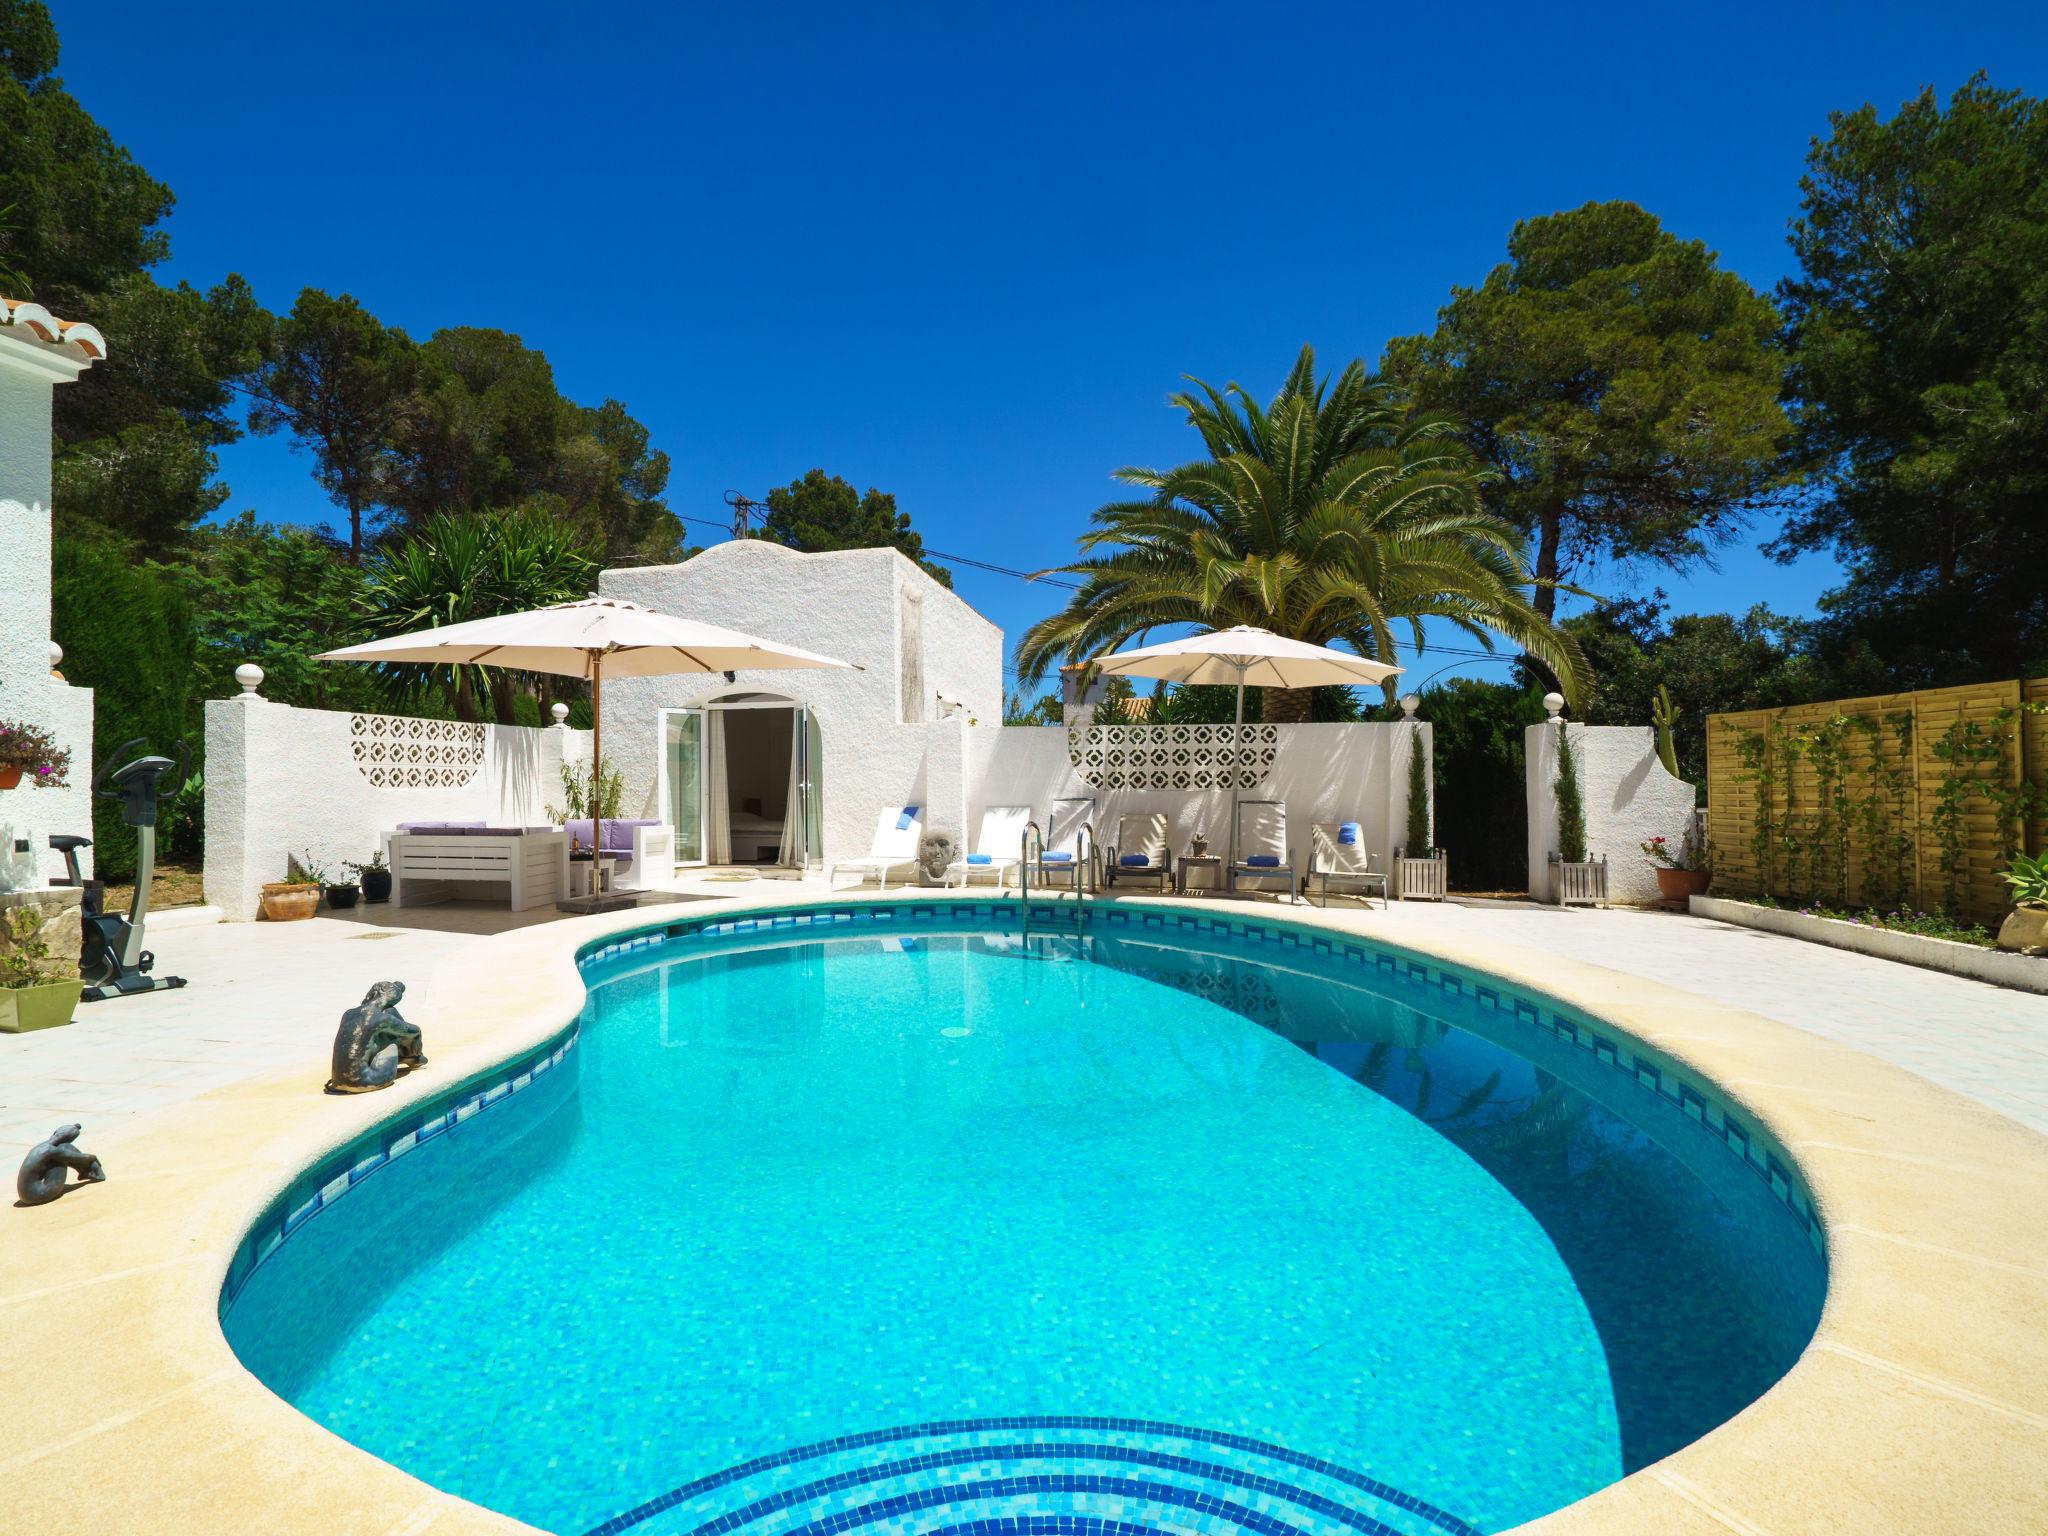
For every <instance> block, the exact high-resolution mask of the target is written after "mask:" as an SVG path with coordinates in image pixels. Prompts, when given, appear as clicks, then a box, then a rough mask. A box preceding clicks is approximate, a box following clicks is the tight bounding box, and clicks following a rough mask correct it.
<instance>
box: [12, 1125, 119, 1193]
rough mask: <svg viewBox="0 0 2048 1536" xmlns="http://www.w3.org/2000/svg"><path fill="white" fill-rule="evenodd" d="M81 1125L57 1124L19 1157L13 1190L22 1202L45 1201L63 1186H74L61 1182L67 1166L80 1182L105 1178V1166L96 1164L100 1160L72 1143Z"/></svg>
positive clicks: (90, 1182)
mask: <svg viewBox="0 0 2048 1536" xmlns="http://www.w3.org/2000/svg"><path fill="white" fill-rule="evenodd" d="M82 1129H83V1127H82V1126H77V1125H60V1126H58V1127H57V1129H56V1130H54V1131H52V1132H50V1139H49V1140H48V1141H44V1142H38V1143H37V1144H36V1146H35V1147H34V1149H33V1150H31V1151H30V1153H29V1155H28V1156H27V1157H24V1158H23V1159H22V1160H21V1172H19V1173H17V1174H16V1175H15V1176H14V1192H15V1193H16V1194H17V1195H19V1196H20V1197H21V1203H22V1204H23V1205H48V1204H49V1203H50V1202H51V1201H52V1200H54V1199H56V1198H57V1197H58V1196H59V1195H61V1194H63V1193H64V1191H65V1190H67V1189H70V1188H74V1187H75V1186H73V1185H69V1184H66V1183H65V1182H64V1174H65V1170H67V1169H71V1168H75V1169H77V1170H78V1182H79V1183H80V1184H102V1183H105V1182H106V1177H107V1170H106V1169H104V1168H102V1167H101V1166H100V1160H99V1159H98V1158H96V1157H94V1156H93V1155H92V1154H91V1153H90V1152H81V1151H79V1150H78V1148H77V1147H76V1146H74V1145H72V1143H74V1142H76V1141H77V1140H78V1133H79V1131H80V1130H82Z"/></svg>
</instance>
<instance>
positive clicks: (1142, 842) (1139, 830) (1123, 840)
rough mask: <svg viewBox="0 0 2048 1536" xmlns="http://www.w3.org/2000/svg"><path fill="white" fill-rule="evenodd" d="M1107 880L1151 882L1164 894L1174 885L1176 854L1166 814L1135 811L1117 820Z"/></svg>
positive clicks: (1113, 882) (1106, 869)
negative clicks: (1169, 844)
mask: <svg viewBox="0 0 2048 1536" xmlns="http://www.w3.org/2000/svg"><path fill="white" fill-rule="evenodd" d="M1103 877H1104V879H1105V880H1106V881H1107V882H1108V883H1109V884H1110V885H1115V884H1116V883H1117V882H1118V881H1119V880H1149V881H1152V882H1154V883H1155V884H1156V885H1157V886H1158V888H1159V889H1160V890H1162V891H1163V890H1165V889H1166V888H1167V887H1168V886H1169V885H1171V884H1172V883H1173V851H1172V850H1171V849H1170V848H1168V847H1167V845H1166V813H1165V812H1164V811H1133V812H1130V813H1128V814H1126V815H1123V816H1119V817H1117V819H1116V843H1115V845H1114V846H1113V847H1111V848H1110V849H1109V850H1108V853H1107V855H1106V862H1105V864H1104V866H1103Z"/></svg>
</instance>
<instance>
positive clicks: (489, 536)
mask: <svg viewBox="0 0 2048 1536" xmlns="http://www.w3.org/2000/svg"><path fill="white" fill-rule="evenodd" d="M596 571H597V563H596V561H594V560H592V559H591V557H590V555H589V554H588V553H587V552H586V551H585V549H584V547H583V545H582V543H581V542H580V541H579V539H578V537H577V535H576V534H575V533H574V532H573V531H571V530H569V529H567V528H565V527H564V526H563V525H562V524H561V523H560V522H558V521H556V520H555V519H553V518H551V517H548V516H547V515H545V514H544V513H542V512H539V511H535V510H531V509H524V508H515V509H513V510H512V511H509V512H443V513H440V514H438V515H436V516H434V517H431V518H429V519H428V520H427V521H426V522H425V523H423V524H421V525H420V528H419V530H418V532H416V533H414V534H412V535H410V536H409V537H407V538H406V539H405V540H404V541H403V542H402V543H399V544H396V545H394V546H392V547H391V548H389V549H386V550H383V551H380V552H379V553H378V554H377V555H376V557H375V558H374V559H372V560H371V562H370V565H369V567H368V569H367V571H366V573H365V576H366V580H365V584H364V601H365V605H366V608H367V613H366V615H365V617H364V621H363V629H364V631H365V633H366V636H367V637H368V638H372V639H381V638H383V637H384V636H386V635H403V634H410V633H411V632H412V631H414V630H419V629H427V628H431V627H435V626H439V625H443V624H460V623H462V622H464V621H465V620H468V619H487V618H491V617H493V616H495V615H497V614H501V613H520V612H523V611H525V610H526V609H529V608H543V607H545V606H547V605H548V604H549V603H560V602H566V601H568V600H569V599H571V598H576V597H582V596H585V595H586V594H587V593H588V592H589V591H590V587H591V578H592V576H593V575H594V574H595V573H596ZM391 670H392V671H393V672H394V673H398V674H401V675H402V676H403V678H404V680H406V681H409V682H412V683H414V684H415V685H417V684H419V683H422V682H426V681H428V680H430V679H431V678H433V677H434V675H435V674H437V673H441V672H444V671H445V672H446V673H447V674H449V675H450V676H451V678H452V681H453V682H454V684H455V717H456V718H457V719H458V720H471V721H473V720H475V719H477V718H478V711H477V700H476V686H477V682H478V680H479V678H481V679H482V680H483V681H484V682H485V683H486V684H487V685H488V687H489V688H490V691H491V702H492V708H493V712H494V713H495V714H496V716H497V718H498V720H499V722H500V723H501V724H504V723H509V722H510V721H511V718H512V701H513V695H514V693H515V692H516V689H517V679H516V677H515V675H514V674H513V673H511V672H509V671H506V670H505V669H503V668H486V667H470V666H456V667H448V668H445V669H443V668H438V667H424V666H398V667H393V668H392V669H391Z"/></svg>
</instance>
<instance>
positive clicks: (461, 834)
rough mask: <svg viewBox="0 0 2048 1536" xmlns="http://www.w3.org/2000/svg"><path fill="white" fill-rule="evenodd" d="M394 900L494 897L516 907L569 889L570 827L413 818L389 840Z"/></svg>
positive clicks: (545, 901) (406, 903) (401, 903)
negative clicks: (515, 825) (506, 824)
mask: <svg viewBox="0 0 2048 1536" xmlns="http://www.w3.org/2000/svg"><path fill="white" fill-rule="evenodd" d="M388 846H389V848H390V861H391V902H392V905H393V906H398V907H417V906H424V905H426V904H428V903H430V902H436V901H450V900H455V899H458V898H461V899H467V900H481V899H495V898H496V896H497V894H498V892H499V891H500V890H502V891H503V892H504V893H505V897H506V900H507V902H508V904H509V905H510V907H511V909H512V910H513V911H514V912H524V911H526V910H527V909H528V908H530V907H539V906H547V905H549V904H551V903H554V902H557V901H560V900H562V899H563V898H564V897H566V896H567V895H568V894H569V834H568V833H567V832H564V831H563V830H562V829H561V828H560V827H488V826H468V825H457V824H453V823H434V822H409V823H407V824H405V825H404V826H401V827H400V828H399V829H398V830H397V831H396V832H393V833H392V834H391V836H390V838H389V840H388Z"/></svg>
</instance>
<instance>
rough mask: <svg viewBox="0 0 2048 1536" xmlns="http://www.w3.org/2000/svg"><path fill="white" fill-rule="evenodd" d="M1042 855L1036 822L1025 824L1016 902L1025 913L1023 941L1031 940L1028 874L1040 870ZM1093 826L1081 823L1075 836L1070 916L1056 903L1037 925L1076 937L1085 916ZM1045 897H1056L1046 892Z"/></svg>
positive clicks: (1040, 833) (1042, 838) (1041, 835)
mask: <svg viewBox="0 0 2048 1536" xmlns="http://www.w3.org/2000/svg"><path fill="white" fill-rule="evenodd" d="M1044 853H1045V833H1044V831H1043V830H1042V829H1041V828H1040V827H1039V825H1038V823H1037V822H1035V821H1027V822H1026V823H1024V835H1023V838H1022V840H1021V842H1020V845H1019V848H1018V865H1017V871H1018V875H1017V882H1018V884H1017V889H1018V900H1019V902H1020V904H1021V905H1022V907H1023V909H1024V937H1025V938H1026V939H1029V938H1030V937H1031V926H1032V921H1031V918H1032V913H1031V871H1032V870H1033V869H1042V868H1043V866H1042V865H1041V863H1040V859H1042V858H1043V856H1044ZM1095 854H1096V850H1095V823H1094V822H1092V821H1084V822H1082V823H1081V830H1080V831H1079V832H1077V833H1076V834H1075V835H1074V905H1073V908H1072V912H1073V916H1072V917H1071V918H1067V917H1065V916H1064V906H1063V904H1062V903H1059V902H1058V901H1057V900H1055V902H1054V904H1053V905H1051V906H1049V907H1047V908H1046V909H1045V910H1044V911H1043V912H1042V913H1041V914H1040V922H1041V923H1045V922H1046V921H1047V920H1048V919H1049V920H1050V922H1051V925H1052V927H1053V928H1054V930H1055V931H1057V932H1061V933H1079V932H1080V931H1081V927H1082V925H1083V923H1084V922H1085V921H1086V920H1087V915H1088V876H1089V873H1090V870H1091V860H1092V859H1093V858H1094V857H1095ZM1046 894H1047V895H1048V896H1054V897H1057V893H1056V892H1054V891H1052V890H1050V889H1048V890H1047V892H1046Z"/></svg>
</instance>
